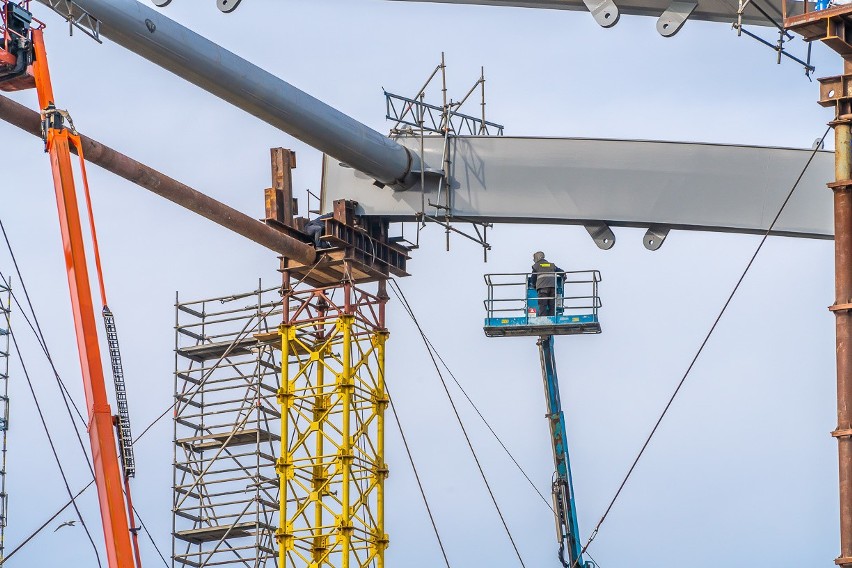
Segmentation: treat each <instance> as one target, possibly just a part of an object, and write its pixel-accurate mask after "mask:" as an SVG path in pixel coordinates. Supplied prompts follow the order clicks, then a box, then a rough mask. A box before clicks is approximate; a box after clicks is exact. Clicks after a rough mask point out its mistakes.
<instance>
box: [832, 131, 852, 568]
mask: <svg viewBox="0 0 852 568" xmlns="http://www.w3.org/2000/svg"><path fill="white" fill-rule="evenodd" d="M850 119H852V117H849V116H848V115H847V116H843V115H841V116H839V117H838V119H837V120H835V121H834V122H832V126H833V127H834V139H835V155H834V160H835V181H834V183H830V184H829V187H831V189H832V190H833V191H834V263H835V266H834V268H835V276H834V287H835V302H834V305H833V306H831V308H830V309H831V310H832V311H833V312H834V315H835V317H836V320H837V321H836V325H837V429H836V430H835V431H834V432H832V436H834V437H835V438H837V449H838V459H839V463H838V465H839V480H840V556H839V557H838V558H837V559H836V560H835V563H836V564H837V565H838V566H842V567H844V568H850V567H852V146H850V144H852V124H850V122H852V121H850Z"/></svg>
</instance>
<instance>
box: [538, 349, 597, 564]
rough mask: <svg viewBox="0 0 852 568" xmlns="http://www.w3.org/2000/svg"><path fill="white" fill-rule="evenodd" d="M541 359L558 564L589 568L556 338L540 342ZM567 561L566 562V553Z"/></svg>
mask: <svg viewBox="0 0 852 568" xmlns="http://www.w3.org/2000/svg"><path fill="white" fill-rule="evenodd" d="M538 351H539V354H540V355H541V376H542V379H544V394H545V396H546V398H547V420H548V422H550V440H551V443H552V445H553V463H554V464H555V466H556V473H555V474H554V476H553V488H552V490H553V513H554V515H555V516H556V535H557V537H558V539H559V560H560V561H561V562H562V565H563V566H565V567H566V568H587V566H589V565H591V563H589V565H587V564H585V563H584V562H583V555H582V545H581V544H580V538H579V534H580V529H579V528H577V507H576V505H575V503H574V484H573V483H572V482H571V460H570V458H569V456H568V436H567V435H566V433H565V414H564V413H563V412H562V402H561V401H560V399H559V379H558V378H557V376H556V360H555V357H554V354H553V336H552V335H543V336H541V337H539V339H538ZM566 548H567V550H568V558H567V559H566V558H565V550H566Z"/></svg>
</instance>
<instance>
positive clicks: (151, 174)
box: [0, 95, 316, 264]
mask: <svg viewBox="0 0 852 568" xmlns="http://www.w3.org/2000/svg"><path fill="white" fill-rule="evenodd" d="M0 119H2V120H5V121H6V122H8V123H9V124H12V125H14V126H17V127H18V128H20V129H21V130H24V131H25V132H28V133H30V134H32V135H33V136H37V137H39V138H41V118H40V116H39V114H38V113H37V112H35V111H32V110H30V109H28V108H27V107H25V106H23V105H21V104H19V103H16V102H15V101H13V100H11V99H8V98H6V97H4V96H2V95H0ZM81 139H82V141H83V153H84V154H85V157H86V161H88V162H90V163H92V164H95V165H98V166H100V167H102V168H103V169H105V170H107V171H108V172H111V173H114V174H115V175H117V176H119V177H122V178H124V179H126V180H127V181H131V182H133V183H135V184H136V185H138V186H140V187H144V188H145V189H147V190H148V191H151V192H153V193H156V194H157V195H159V196H160V197H165V198H166V199H168V200H169V201H171V202H173V203H177V204H178V205H180V206H181V207H185V208H186V209H189V210H190V211H192V212H193V213H197V214H199V215H201V216H202V217H206V218H207V219H209V220H211V221H213V222H214V223H217V224H219V225H221V226H223V227H225V228H226V229H230V230H231V231H234V232H235V233H237V234H239V235H242V236H244V237H246V238H247V239H249V240H252V241H254V242H256V243H258V244H260V245H263V246H265V247H266V248H268V249H270V250H272V251H275V252H277V253H279V254H281V255H284V256H286V257H289V258H292V259H294V260H298V262H302V263H305V264H311V263H313V262H314V259H315V258H316V251H315V250H314V248H313V247H312V246H311V245H309V244H306V243H303V242H301V241H299V240H297V239H294V238H293V237H290V236H287V235H285V234H283V233H281V232H280V231H277V230H275V229H273V228H272V227H269V226H267V225H265V224H263V223H261V222H260V221H257V220H255V219H253V218H251V217H249V216H248V215H246V214H245V213H241V212H240V211H237V210H236V209H233V208H232V207H228V206H227V205H225V204H224V203H221V202H219V201H216V200H215V199H213V198H212V197H209V196H207V195H205V194H203V193H201V192H200V191H197V190H195V189H193V188H191V187H189V186H188V185H185V184H183V183H181V182H179V181H177V180H175V179H172V178H170V177H169V176H167V175H165V174H163V173H160V172H158V171H157V170H155V169H153V168H151V167H149V166H146V165H145V164H143V163H141V162H138V161H136V160H134V159H133V158H130V157H128V156H125V155H124V154H122V153H120V152H118V151H116V150H113V149H112V148H110V147H109V146H106V145H104V144H101V143H100V142H98V141H97V140H93V139H91V138H89V137H88V136H83V135H81ZM72 151H73V150H72Z"/></svg>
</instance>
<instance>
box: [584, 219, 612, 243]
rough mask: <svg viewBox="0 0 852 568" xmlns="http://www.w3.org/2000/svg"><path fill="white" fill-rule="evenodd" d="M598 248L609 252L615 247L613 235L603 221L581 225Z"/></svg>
mask: <svg viewBox="0 0 852 568" xmlns="http://www.w3.org/2000/svg"><path fill="white" fill-rule="evenodd" d="M583 226H584V227H585V228H586V230H587V231H588V232H589V236H590V237H592V240H593V241H595V244H596V245H598V248H600V249H603V250H609V249H611V248H612V247H613V246H614V245H615V234H614V233H613V232H612V229H610V228H609V225H607V224H606V223H604V222H603V221H594V222H591V223H587V224H586V225H583Z"/></svg>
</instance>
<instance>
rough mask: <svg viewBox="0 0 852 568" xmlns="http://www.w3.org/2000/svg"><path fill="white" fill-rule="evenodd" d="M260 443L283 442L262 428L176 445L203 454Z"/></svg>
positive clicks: (188, 440) (200, 437) (195, 438)
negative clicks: (223, 447)
mask: <svg viewBox="0 0 852 568" xmlns="http://www.w3.org/2000/svg"><path fill="white" fill-rule="evenodd" d="M276 414H278V413H276ZM279 415H280V414H279ZM258 441H260V442H269V441H273V442H279V441H281V436H279V435H278V434H273V433H272V432H268V431H266V430H263V429H261V428H251V429H247V430H235V431H233V432H222V433H219V434H208V435H206V436H195V437H192V438H183V439H180V440H177V441H176V442H175V443H176V444H179V445H181V446H186V447H188V448H189V449H191V450H192V451H193V452H203V451H204V450H212V449H216V448H221V447H222V446H224V445H228V446H244V445H246V444H256V443H257V442H258Z"/></svg>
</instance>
